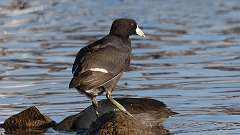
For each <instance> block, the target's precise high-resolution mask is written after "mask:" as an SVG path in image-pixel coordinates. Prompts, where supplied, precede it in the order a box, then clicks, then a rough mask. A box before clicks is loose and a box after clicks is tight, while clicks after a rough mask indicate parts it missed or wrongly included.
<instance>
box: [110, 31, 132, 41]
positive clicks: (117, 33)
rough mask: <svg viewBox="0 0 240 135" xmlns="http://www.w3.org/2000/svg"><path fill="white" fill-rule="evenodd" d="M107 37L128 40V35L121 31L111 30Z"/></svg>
mask: <svg viewBox="0 0 240 135" xmlns="http://www.w3.org/2000/svg"><path fill="white" fill-rule="evenodd" d="M109 35H113V36H117V37H119V38H121V39H124V40H126V39H129V34H128V33H127V32H124V31H122V30H116V29H111V30H110V33H109Z"/></svg>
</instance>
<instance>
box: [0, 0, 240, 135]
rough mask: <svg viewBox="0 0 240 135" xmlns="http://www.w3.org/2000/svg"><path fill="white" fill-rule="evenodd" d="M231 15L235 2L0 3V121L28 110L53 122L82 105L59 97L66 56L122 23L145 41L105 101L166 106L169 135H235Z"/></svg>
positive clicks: (238, 51) (239, 65)
mask: <svg viewBox="0 0 240 135" xmlns="http://www.w3.org/2000/svg"><path fill="white" fill-rule="evenodd" d="M239 15H240V1H239V0H201V1H200V0H199V1H197V0H181V1H180V0H168V1H165V0H150V1H145V0H119V1H111V0H99V1H95V0H87V1H86V0H85V1H84V0H28V1H27V0H26V1H25V3H21V2H17V1H16V0H15V1H10V0H1V1H0V121H1V122H2V121H4V120H5V119H6V118H8V117H9V116H11V115H12V114H15V113H17V112H20V111H22V110H23V109H25V108H27V107H29V106H31V105H36V106H37V107H38V108H39V109H40V110H41V111H42V112H44V113H45V114H47V115H49V116H50V117H51V118H53V119H54V120H56V121H61V120H62V119H63V118H64V117H66V116H68V115H70V114H75V113H78V112H79V111H80V110H82V109H83V108H85V107H87V106H88V105H90V101H89V100H88V99H87V98H86V97H85V96H84V95H80V94H78V92H77V91H76V90H74V89H68V83H69V81H70V78H71V76H72V75H71V66H72V63H73V60H74V57H75V54H76V53H77V51H78V50H79V49H80V48H81V47H83V46H85V45H86V43H88V42H91V41H94V40H96V39H99V38H101V37H102V36H104V35H106V34H107V33H108V31H109V27H110V25H111V22H112V20H113V19H114V18H118V17H129V18H134V19H136V20H137V22H138V23H139V25H140V26H141V27H142V28H143V30H144V32H145V33H146V35H147V37H146V38H139V37H132V44H133V48H134V50H133V55H134V57H133V60H132V70H131V71H129V72H128V73H126V74H125V75H124V77H123V78H122V79H121V81H120V82H119V83H118V88H117V89H116V90H115V91H114V93H113V94H114V96H115V97H117V96H118V97H126V96H128V97H151V98H154V99H157V100H160V101H163V102H165V103H166V104H167V105H168V106H169V108H171V109H172V110H173V111H176V112H178V113H180V114H179V115H176V116H175V117H172V118H170V119H168V120H167V121H166V122H165V127H166V128H167V129H169V130H170V132H172V133H173V134H176V135H193V134H194V135H203V134H204V135H216V134H217V135H220V134H221V135H224V134H226V135H237V134H239V132H240V117H239V114H240V72H239V71H240V61H239V59H240V46H239V43H240V16H239ZM102 98H105V97H104V96H102V97H99V99H102ZM3 132H4V131H3V130H0V134H2V133H3ZM51 132H52V131H49V134H50V133H51ZM53 134H54V133H53Z"/></svg>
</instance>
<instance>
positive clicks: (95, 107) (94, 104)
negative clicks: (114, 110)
mask: <svg viewBox="0 0 240 135" xmlns="http://www.w3.org/2000/svg"><path fill="white" fill-rule="evenodd" d="M91 100H92V105H93V108H94V110H95V113H96V116H97V118H99V117H100V113H99V112H98V111H97V108H98V101H97V99H96V97H92V99H91Z"/></svg>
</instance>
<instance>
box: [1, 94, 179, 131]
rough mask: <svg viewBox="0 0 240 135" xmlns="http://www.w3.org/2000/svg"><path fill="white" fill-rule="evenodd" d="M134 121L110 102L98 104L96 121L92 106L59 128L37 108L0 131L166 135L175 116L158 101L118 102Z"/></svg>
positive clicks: (122, 99)
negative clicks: (166, 125)
mask: <svg viewBox="0 0 240 135" xmlns="http://www.w3.org/2000/svg"><path fill="white" fill-rule="evenodd" d="M116 100H117V101H118V102H119V103H120V104H122V105H123V106H124V107H125V108H126V109H127V110H128V111H129V112H130V113H131V114H132V115H133V116H134V117H131V116H128V115H126V114H124V113H122V112H121V111H118V110H116V108H115V106H113V105H112V104H111V103H110V102H109V101H108V100H101V101H99V108H98V112H99V113H100V114H102V116H101V117H100V118H98V119H97V118H96V115H95V111H94V109H93V107H92V106H89V107H88V108H86V109H85V110H83V111H82V112H80V113H78V114H75V115H71V116H69V117H67V118H65V119H64V120H63V121H62V122H60V123H59V124H56V123H55V122H54V121H53V120H51V119H50V118H49V117H47V116H45V115H43V114H41V113H40V111H39V110H38V109H37V108H36V107H35V106H33V107H30V108H28V109H26V110H24V111H22V112H20V113H18V114H16V115H13V116H11V117H10V118H8V119H7V120H5V122H4V123H3V124H2V125H0V127H2V128H4V129H5V132H6V133H7V134H18V135H20V134H22V135H25V134H40V133H43V132H45V131H46V130H47V128H49V127H52V128H54V129H55V130H58V131H73V132H77V133H78V134H84V135H86V134H88V135H95V134H98V135H106V134H108V135H138V134H147V135H165V134H169V132H168V130H166V129H164V127H163V126H162V123H163V121H164V120H165V119H166V118H168V117H169V116H171V115H174V114H176V113H175V112H172V111H171V110H170V109H168V108H167V106H166V105H165V104H164V103H162V102H160V101H157V100H154V99H147V98H116Z"/></svg>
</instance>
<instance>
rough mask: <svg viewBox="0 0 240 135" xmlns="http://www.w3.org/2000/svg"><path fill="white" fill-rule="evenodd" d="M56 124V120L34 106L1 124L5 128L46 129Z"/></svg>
mask: <svg viewBox="0 0 240 135" xmlns="http://www.w3.org/2000/svg"><path fill="white" fill-rule="evenodd" d="M54 125H55V122H54V121H53V120H51V119H50V118H49V117H48V116H46V115H43V114H41V113H40V111H39V110H38V109H37V108H36V107H35V106H32V107H30V108H28V109H26V110H24V111H22V112H20V113H18V114H15V115H13V116H11V117H10V118H8V119H6V120H5V122H4V123H3V124H2V125H1V127H3V128H4V129H5V130H6V129H7V130H17V129H21V130H22V129H46V128H48V127H52V126H54Z"/></svg>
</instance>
